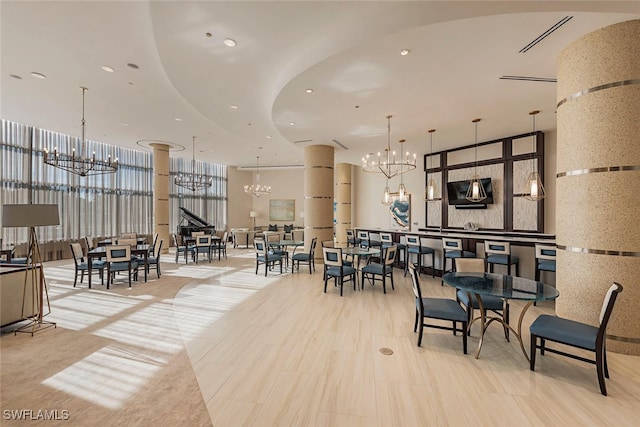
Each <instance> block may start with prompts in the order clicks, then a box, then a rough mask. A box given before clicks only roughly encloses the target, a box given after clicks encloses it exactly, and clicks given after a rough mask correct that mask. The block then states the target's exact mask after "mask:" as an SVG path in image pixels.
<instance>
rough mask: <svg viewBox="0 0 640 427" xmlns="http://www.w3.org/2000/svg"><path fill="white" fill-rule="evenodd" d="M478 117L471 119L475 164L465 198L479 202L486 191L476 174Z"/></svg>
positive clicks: (485, 195) (483, 197) (484, 196)
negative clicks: (473, 130) (473, 129)
mask: <svg viewBox="0 0 640 427" xmlns="http://www.w3.org/2000/svg"><path fill="white" fill-rule="evenodd" d="M479 121H480V119H473V120H472V122H473V123H474V124H475V137H474V140H475V149H474V156H475V166H474V169H473V179H471V181H469V189H468V190H467V195H466V199H467V200H468V201H470V202H474V203H477V202H481V201H483V200H484V199H486V198H487V193H486V192H485V191H484V187H483V186H482V182H481V181H480V177H479V176H478V122H479Z"/></svg>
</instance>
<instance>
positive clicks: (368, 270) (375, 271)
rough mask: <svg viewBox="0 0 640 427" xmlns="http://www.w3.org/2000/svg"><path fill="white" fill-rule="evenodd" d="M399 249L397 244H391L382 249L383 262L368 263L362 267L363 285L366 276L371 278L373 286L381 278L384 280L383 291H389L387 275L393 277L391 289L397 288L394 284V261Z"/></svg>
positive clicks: (361, 279)
mask: <svg viewBox="0 0 640 427" xmlns="http://www.w3.org/2000/svg"><path fill="white" fill-rule="evenodd" d="M397 250H398V247H397V246H389V247H388V248H386V249H383V251H382V258H381V260H382V262H380V263H376V262H374V263H371V264H367V265H366V266H364V267H363V268H362V272H361V277H360V283H362V287H363V288H364V281H365V278H368V279H369V280H371V285H372V286H373V285H374V284H375V282H376V280H380V281H381V282H382V292H383V293H385V294H386V293H387V277H389V278H390V279H391V289H395V287H394V285H393V263H394V262H395V259H396V251H397ZM377 276H379V278H377Z"/></svg>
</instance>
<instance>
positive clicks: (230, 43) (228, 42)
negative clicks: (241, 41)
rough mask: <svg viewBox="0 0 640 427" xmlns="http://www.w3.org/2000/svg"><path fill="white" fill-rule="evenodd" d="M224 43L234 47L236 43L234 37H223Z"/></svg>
mask: <svg viewBox="0 0 640 427" xmlns="http://www.w3.org/2000/svg"><path fill="white" fill-rule="evenodd" d="M224 44H225V45H227V46H229V47H235V45H237V43H236V41H235V40H234V39H224Z"/></svg>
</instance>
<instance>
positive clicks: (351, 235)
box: [347, 228, 358, 246]
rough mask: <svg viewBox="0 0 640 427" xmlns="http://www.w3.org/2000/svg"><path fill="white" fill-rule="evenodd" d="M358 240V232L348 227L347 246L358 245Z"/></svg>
mask: <svg viewBox="0 0 640 427" xmlns="http://www.w3.org/2000/svg"><path fill="white" fill-rule="evenodd" d="M357 244H358V241H357V239H356V233H355V231H353V230H352V229H350V228H349V229H347V246H356V245H357Z"/></svg>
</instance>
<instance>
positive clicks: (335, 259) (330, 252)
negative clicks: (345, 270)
mask: <svg viewBox="0 0 640 427" xmlns="http://www.w3.org/2000/svg"><path fill="white" fill-rule="evenodd" d="M322 255H323V256H324V265H325V266H327V267H341V266H342V249H340V248H322Z"/></svg>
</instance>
